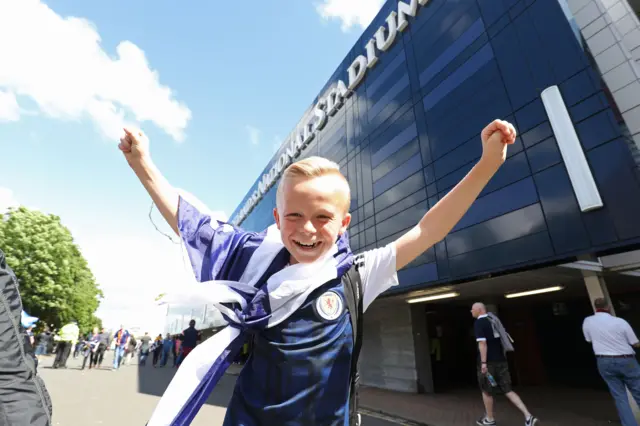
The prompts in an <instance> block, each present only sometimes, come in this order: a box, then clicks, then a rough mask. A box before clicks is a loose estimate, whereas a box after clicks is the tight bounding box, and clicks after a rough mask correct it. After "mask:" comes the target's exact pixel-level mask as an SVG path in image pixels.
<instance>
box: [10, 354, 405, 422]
mask: <svg viewBox="0 0 640 426" xmlns="http://www.w3.org/2000/svg"><path fill="white" fill-rule="evenodd" d="M112 354H113V352H108V353H107V355H106V356H105V360H104V364H103V366H102V368H101V369H93V370H89V369H85V370H80V366H81V360H80V359H77V360H73V359H71V358H70V359H69V361H68V362H67V365H68V368H67V369H57V370H54V369H52V368H51V364H52V363H53V358H52V357H44V358H43V360H42V363H41V365H40V367H39V368H38V371H39V374H40V376H41V377H42V378H43V380H44V381H45V384H46V386H47V389H48V390H49V393H50V394H51V399H52V401H53V425H52V426H94V425H103V426H112V425H117V426H143V425H144V424H146V422H147V421H148V420H149V417H150V415H151V413H152V412H153V409H154V408H155V406H156V404H157V403H158V401H159V399H160V395H162V393H163V392H164V389H165V388H166V386H167V385H168V384H169V382H170V381H171V378H172V377H173V374H174V373H175V369H173V368H153V367H152V366H151V365H150V364H148V365H146V366H145V367H139V366H138V365H137V364H136V363H134V364H133V365H127V366H122V367H121V368H120V370H118V371H111V364H112V363H113V358H112V357H113V355H112ZM234 383H235V376H233V375H225V376H224V377H223V378H222V380H221V381H220V383H219V385H218V386H217V387H216V389H215V390H214V391H213V393H212V394H211V397H210V398H209V400H208V401H207V404H205V405H204V406H203V407H202V409H201V410H200V412H199V413H198V415H197V416H196V419H195V420H194V421H193V423H192V426H216V425H221V424H222V421H223V419H224V413H225V411H226V406H227V402H228V400H229V397H230V395H231V391H232V390H233V385H234ZM384 417H385V416H381V415H375V417H373V416H365V417H364V418H363V426H394V425H396V424H397V423H394V422H390V421H388V419H387V420H385V419H384ZM401 424H402V423H401ZM2 426H4V425H2Z"/></svg>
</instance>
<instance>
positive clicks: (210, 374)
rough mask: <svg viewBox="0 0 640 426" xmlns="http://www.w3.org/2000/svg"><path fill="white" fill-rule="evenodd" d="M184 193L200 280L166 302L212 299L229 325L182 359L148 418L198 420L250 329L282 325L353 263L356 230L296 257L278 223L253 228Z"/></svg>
mask: <svg viewBox="0 0 640 426" xmlns="http://www.w3.org/2000/svg"><path fill="white" fill-rule="evenodd" d="M195 205H198V203H197V202H191V200H190V201H189V202H188V201H186V200H185V197H183V196H181V197H180V202H179V208H178V229H179V231H180V237H181V240H182V244H183V248H184V250H185V252H186V254H187V255H188V258H189V261H190V264H191V267H192V269H193V276H194V279H193V282H191V283H189V285H185V287H184V292H181V294H178V295H175V296H171V295H169V296H168V297H167V298H166V299H164V302H167V303H180V304H183V303H184V304H191V303H194V304H204V303H211V304H213V305H214V306H216V308H218V309H219V310H220V312H221V313H222V315H223V316H224V318H225V320H226V321H227V322H228V326H227V327H225V328H224V329H223V330H222V331H220V332H218V333H217V334H215V335H214V336H212V337H211V338H209V339H207V340H206V341H205V342H203V343H202V344H200V345H198V346H197V347H196V348H195V349H194V350H193V351H192V352H191V353H190V354H189V356H188V357H187V358H186V359H185V360H184V362H183V363H182V364H181V366H180V368H179V369H178V372H177V373H176V375H175V377H174V378H173V380H172V382H171V383H170V384H169V387H168V388H167V390H166V391H165V393H164V395H163V396H162V399H161V400H160V402H159V403H158V406H157V407H156V409H155V411H154V412H153V414H152V416H151V419H150V420H149V422H148V426H185V425H189V424H191V421H192V420H193V419H194V417H195V416H196V414H197V413H198V411H199V409H200V407H201V406H202V404H204V402H205V401H206V400H207V398H208V396H209V394H210V393H211V391H212V390H213V388H214V387H215V386H216V384H217V383H218V381H219V380H220V378H221V377H222V375H223V374H224V372H225V370H226V369H227V368H228V367H229V365H230V364H231V363H232V362H233V360H234V359H235V357H236V355H237V354H238V353H239V351H240V349H241V348H242V345H243V343H244V341H245V340H244V333H245V332H248V331H251V332H259V331H260V330H264V329H266V328H270V327H274V326H276V325H278V324H280V323H281V322H283V321H284V320H286V319H287V318H288V317H289V316H290V315H292V314H293V313H294V312H296V310H297V309H298V308H299V307H300V306H301V305H302V304H303V303H304V302H305V300H306V299H307V298H308V297H309V295H310V294H311V293H312V292H313V291H314V290H316V289H317V288H319V287H320V286H322V285H323V284H325V283H327V282H329V281H331V280H335V279H337V278H340V277H342V275H343V274H344V273H346V272H347V270H348V269H349V268H350V267H351V265H352V264H353V255H352V253H351V250H350V248H349V244H348V241H349V240H348V236H347V235H346V234H344V235H342V236H341V237H340V238H339V239H338V241H337V242H336V243H335V244H334V245H333V247H332V248H331V249H330V250H329V252H328V253H327V254H326V255H324V256H323V257H322V258H320V259H318V260H317V261H315V262H313V263H311V264H295V265H292V266H287V265H288V264H289V257H290V256H289V252H288V251H287V250H286V248H285V247H284V245H283V244H282V240H281V238H280V231H279V230H278V229H277V228H276V226H275V225H274V226H271V227H269V228H268V229H267V230H265V231H263V232H260V233H254V232H246V231H243V230H242V229H240V228H237V227H234V226H232V225H230V224H228V223H226V222H224V221H222V220H216V219H215V218H213V217H212V216H211V213H204V212H205V211H206V210H205V209H204V208H202V207H200V208H199V209H198V208H196V207H195Z"/></svg>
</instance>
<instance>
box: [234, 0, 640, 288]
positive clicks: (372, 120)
mask: <svg viewBox="0 0 640 426" xmlns="http://www.w3.org/2000/svg"><path fill="white" fill-rule="evenodd" d="M396 7H397V0H388V1H387V2H386V3H385V5H384V6H383V11H382V12H381V13H380V14H379V15H378V16H377V17H376V18H375V19H374V20H373V22H372V24H371V26H370V27H369V28H367V30H365V32H364V34H363V36H362V37H361V38H360V39H359V40H358V42H357V44H356V46H354V48H353V50H352V51H351V52H350V53H349V55H348V56H347V57H346V58H345V60H344V61H343V63H342V64H340V66H339V67H338V69H337V70H336V72H335V73H334V75H333V77H332V81H330V82H328V83H327V85H326V86H325V88H328V87H329V86H330V84H334V83H335V81H336V80H337V79H338V78H341V79H343V80H344V81H347V77H346V68H347V67H348V66H349V64H351V62H352V61H353V59H354V58H355V57H356V56H357V55H360V54H365V45H366V43H367V42H368V41H369V40H370V39H371V37H372V35H373V34H374V33H375V31H376V30H377V29H378V28H379V27H380V26H381V25H385V19H386V17H387V15H388V13H389V12H390V11H392V10H395V9H396ZM409 21H410V23H409V27H408V28H407V29H406V30H405V31H404V32H403V33H399V34H398V36H397V39H396V41H395V44H394V45H393V46H392V47H391V48H390V49H389V50H388V51H387V52H385V53H381V52H379V55H378V57H379V62H378V64H376V65H375V66H374V67H372V68H371V69H368V70H367V74H366V76H365V79H364V80H363V82H362V84H361V85H360V86H359V87H358V89H357V90H356V92H355V93H354V94H353V95H352V97H351V98H350V99H349V100H348V101H347V102H346V104H345V106H344V107H343V109H342V110H341V111H340V112H339V113H338V115H336V116H335V117H332V118H331V119H330V121H329V123H328V124H327V127H326V129H325V130H323V132H324V134H322V135H320V137H319V138H317V139H318V141H317V142H314V144H316V145H314V144H312V145H311V146H310V147H309V148H308V150H305V153H304V155H303V156H307V155H310V154H311V153H314V152H315V153H320V154H321V155H326V156H329V157H330V158H333V159H335V160H336V161H340V163H341V164H344V165H345V166H344V169H345V170H346V174H347V176H348V181H349V184H350V186H351V190H352V203H351V212H352V226H351V228H350V235H351V243H352V247H353V248H354V250H356V251H358V250H364V249H369V248H372V247H376V246H378V247H380V246H382V245H385V244H388V243H390V242H392V241H394V240H395V239H397V238H398V237H399V236H401V235H402V234H403V233H404V232H406V231H407V230H409V229H411V228H412V227H413V226H415V225H416V224H417V223H418V221H419V220H420V219H421V218H422V217H423V215H424V214H425V212H428V211H429V209H431V208H433V207H434V206H435V205H436V203H438V201H439V200H441V199H442V198H443V197H444V196H445V195H446V194H447V193H448V192H449V191H451V190H452V188H453V187H454V186H455V185H456V184H457V183H458V182H459V181H460V180H461V179H463V178H464V177H465V175H466V174H467V173H469V171H470V170H471V169H472V167H473V166H474V164H475V163H476V162H477V160H478V159H479V158H480V156H481V154H482V147H481V143H480V137H479V136H480V132H481V130H482V128H483V127H484V126H485V125H486V124H487V123H488V122H490V121H491V120H492V119H494V118H501V119H505V120H508V121H510V122H512V123H513V124H514V125H515V126H516V128H517V130H518V133H519V136H518V138H517V140H516V143H515V144H514V145H512V146H510V147H509V150H508V154H507V161H506V162H505V164H504V165H503V166H502V168H501V169H500V170H499V171H498V172H497V173H496V174H495V175H494V177H493V178H492V179H491V181H490V182H489V183H488V185H487V186H486V187H485V188H484V189H483V191H482V192H481V193H480V196H479V198H478V199H477V201H476V202H475V203H474V204H473V205H472V207H471V208H470V209H469V210H468V212H467V213H466V214H465V215H464V216H463V218H462V219H461V220H460V222H459V223H458V224H457V225H456V226H455V227H454V229H453V230H452V232H451V233H450V234H449V235H448V236H447V237H446V238H445V240H443V241H441V242H439V243H437V244H436V245H435V247H433V248H431V249H430V250H428V251H427V252H426V253H424V254H423V255H421V256H419V257H418V258H417V259H415V260H414V261H413V262H411V264H409V265H408V266H407V267H406V268H404V269H403V270H402V271H400V272H399V277H400V286H399V287H398V288H396V289H394V290H392V291H394V292H395V291H406V290H407V289H409V288H411V289H413V288H416V287H421V286H434V285H439V284H441V283H446V282H448V281H451V280H461V279H467V278H473V277H476V276H479V275H481V274H486V273H495V272H501V271H507V270H510V269H513V268H521V267H523V266H527V265H533V264H537V263H540V262H553V261H559V260H565V259H566V258H570V257H571V256H577V255H580V254H586V253H594V252H598V251H600V250H610V249H613V250H615V249H621V248H622V247H624V246H625V245H627V246H628V245H631V244H637V243H638V242H640V220H639V219H638V218H640V182H638V179H637V176H636V174H635V171H634V167H635V165H634V163H633V160H632V158H631V155H630V152H629V149H628V147H627V145H626V143H625V141H624V140H623V139H622V131H621V126H620V124H619V123H618V121H617V119H616V115H615V114H614V110H615V108H614V106H612V105H610V103H609V100H608V98H607V96H605V94H604V93H603V91H602V88H603V87H604V85H603V84H602V81H601V76H600V75H599V73H598V71H597V70H595V69H594V68H592V67H591V65H590V58H589V56H588V55H589V54H588V52H584V51H582V47H581V43H580V41H579V40H578V39H577V38H576V37H575V33H574V30H573V29H572V27H571V24H570V22H569V20H568V18H567V16H566V15H565V12H564V11H563V10H562V8H561V7H560V5H559V3H558V0H520V1H518V0H431V1H430V2H428V4H427V5H426V6H424V7H420V8H419V13H418V16H417V17H415V18H409ZM550 85H557V86H558V87H559V88H560V91H561V93H562V96H563V99H564V100H565V103H566V104H567V107H568V110H569V114H570V117H571V119H572V120H573V123H574V125H575V127H576V131H577V134H578V136H579V139H580V141H581V144H582V146H583V148H584V150H585V153H586V156H587V160H588V162H589V166H590V167H591V170H592V172H593V174H594V177H595V179H596V183H597V185H598V188H599V190H600V193H601V196H602V199H603V201H604V207H603V208H601V209H598V210H595V211H591V212H587V213H584V212H581V211H580V209H579V207H578V203H577V201H576V197H575V194H574V191H573V187H572V185H571V182H570V181H569V178H568V174H567V171H566V167H565V165H564V163H563V160H562V157H561V155H560V151H559V148H558V144H557V142H556V139H555V136H554V134H553V131H552V129H551V126H550V124H549V119H548V117H547V114H546V112H545V110H544V107H543V104H542V101H541V99H540V92H541V91H542V90H544V89H545V88H546V87H547V86H550ZM336 121H338V122H336ZM274 161H275V158H274V159H272V162H271V163H270V164H269V166H268V167H267V168H266V169H265V172H264V173H267V172H268V171H269V169H270V167H271V165H272V164H273V162H274ZM251 193H252V192H250V193H249V194H247V197H249V196H250V195H251ZM247 197H245V199H246V198H247ZM274 205H275V190H274V189H272V190H271V191H269V192H268V193H267V194H265V196H264V198H263V200H262V201H261V202H260V204H259V205H258V206H257V207H255V208H254V210H253V211H252V212H251V213H250V215H249V216H248V217H247V218H246V220H245V222H244V223H243V225H244V226H246V227H247V228H250V229H252V230H258V229H261V228H264V227H265V226H268V225H269V224H270V223H272V222H273V219H272V208H273V206H274Z"/></svg>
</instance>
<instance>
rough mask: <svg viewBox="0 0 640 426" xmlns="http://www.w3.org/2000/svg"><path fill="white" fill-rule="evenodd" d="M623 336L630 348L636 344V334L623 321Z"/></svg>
mask: <svg viewBox="0 0 640 426" xmlns="http://www.w3.org/2000/svg"><path fill="white" fill-rule="evenodd" d="M624 335H625V337H626V338H627V343H629V344H630V345H631V346H633V345H635V344H637V343H638V337H637V336H636V333H634V332H633V329H632V328H631V326H630V325H629V323H628V322H626V321H624Z"/></svg>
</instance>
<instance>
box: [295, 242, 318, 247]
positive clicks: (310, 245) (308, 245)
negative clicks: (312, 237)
mask: <svg viewBox="0 0 640 426" xmlns="http://www.w3.org/2000/svg"><path fill="white" fill-rule="evenodd" d="M296 243H298V244H299V245H301V246H302V247H309V248H311V247H315V245H316V243H311V244H304V243H301V242H300V241H296Z"/></svg>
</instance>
